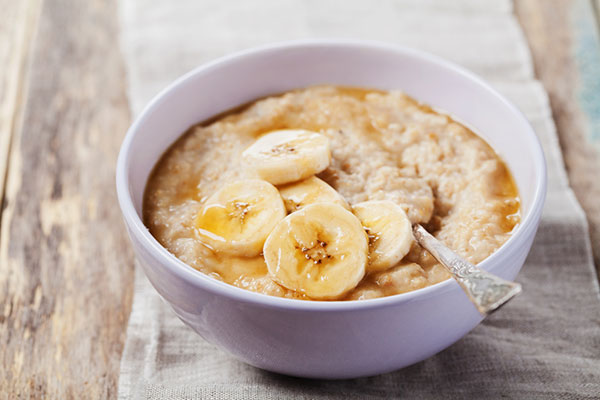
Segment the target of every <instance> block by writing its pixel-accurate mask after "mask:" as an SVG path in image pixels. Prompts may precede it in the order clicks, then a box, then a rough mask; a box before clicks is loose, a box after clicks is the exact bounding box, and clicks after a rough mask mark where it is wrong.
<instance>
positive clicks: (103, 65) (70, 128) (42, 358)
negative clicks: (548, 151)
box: [0, 0, 600, 399]
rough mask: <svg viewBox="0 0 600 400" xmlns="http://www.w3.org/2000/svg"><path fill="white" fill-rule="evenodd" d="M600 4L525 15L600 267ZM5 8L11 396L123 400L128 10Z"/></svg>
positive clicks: (0, 248) (3, 311) (33, 0)
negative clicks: (122, 176)
mask: <svg viewBox="0 0 600 400" xmlns="http://www.w3.org/2000/svg"><path fill="white" fill-rule="evenodd" d="M593 1H596V2H598V1H599V0H572V1H557V2H552V3H551V4H552V6H551V7H550V6H549V3H548V2H544V1H535V0H518V1H517V2H516V7H515V12H516V14H517V16H518V18H519V20H520V21H521V23H522V25H523V27H524V30H525V33H526V35H527V38H528V39H529V43H530V45H531V49H532V52H533V58H534V62H535V66H536V73H537V74H538V77H539V79H540V80H541V81H542V82H543V83H544V85H545V87H546V89H547V91H548V92H549V94H550V100H551V105H552V111H553V113H554V118H555V121H556V124H557V127H558V134H559V138H560V143H561V146H562V148H563V151H564V157H565V162H566V165H567V168H568V171H569V177H570V179H571V183H572V186H573V188H574V190H575V192H576V194H577V195H578V198H579V200H580V202H581V204H582V205H583V207H584V209H585V211H586V213H587V216H588V220H589V222H590V227H591V232H592V238H593V243H594V244H596V245H597V246H596V247H595V254H596V262H597V265H600V263H598V261H599V259H600V247H599V246H598V245H600V202H599V201H597V200H595V199H598V198H600V179H595V180H593V179H589V178H585V177H589V176H596V177H597V176H598V174H600V160H599V159H598V157H597V154H596V153H595V150H593V149H592V147H591V146H589V145H587V144H586V143H587V142H586V136H587V135H591V132H593V131H592V127H593V126H594V121H596V120H598V119H600V114H598V115H594V113H593V112H590V110H592V111H593V107H592V108H590V107H589V106H590V104H588V103H586V102H589V98H587V99H586V97H585V96H583V97H582V95H581V90H580V88H581V87H583V88H585V87H586V85H587V84H590V85H597V84H598V82H596V81H595V80H597V79H600V74H598V73H597V72H598V68H600V65H598V64H596V65H594V62H596V61H597V60H598V57H599V56H600V50H599V47H598V36H597V31H595V29H596V28H597V25H596V23H597V22H596V21H597V19H596V17H597V15H595V14H594V12H595V11H597V10H598V8H597V6H598V4H594V3H593ZM594 7H596V8H594ZM0 9H1V10H2V16H0V198H2V208H1V214H0V348H1V349H2V351H1V353H0V397H6V398H11V399H12V398H25V397H43V396H47V397H50V398H61V399H63V398H99V397H102V398H104V397H110V398H114V397H116V393H117V384H118V375H119V361H120V357H121V352H122V350H123V343H124V340H125V329H126V326H127V318H128V315H129V312H130V308H131V300H132V283H133V257H132V253H131V250H130V247H129V244H128V240H127V237H126V234H125V230H124V225H123V223H122V221H121V216H120V212H119V209H118V205H117V200H116V195H115V190H114V172H115V162H116V158H117V153H118V150H119V146H120V144H121V141H122V139H123V136H124V134H125V131H126V129H127V127H128V125H129V122H130V115H129V111H128V105H127V99H126V95H125V87H126V86H125V85H126V82H125V76H124V68H123V60H122V59H121V56H120V53H119V49H118V42H117V40H118V37H117V28H118V27H117V18H116V4H115V0H108V1H100V0H88V1H86V2H73V1H68V0H46V1H45V2H42V0H30V1H14V0H0ZM594 35H596V36H594ZM581 46H583V48H584V50H585V51H583V53H582V50H581ZM593 52H596V53H593ZM594 54H595V57H596V58H594V57H593V55H594ZM586 57H587V58H586ZM590 60H591V61H590ZM590 62H591V63H592V66H593V68H592V73H591V74H590V72H589V69H590V68H589V63H590ZM586 63H587V64H586ZM582 65H584V67H582ZM586 68H587V69H586ZM594 68H595V71H596V73H595V75H594V73H593V72H594V71H593V69H594ZM578 88H579V89H578ZM588 95H589V93H588ZM593 95H594V93H592V94H591V96H592V97H593ZM598 95H600V93H599V94H598ZM588 97H589V96H588ZM594 118H596V120H595V119H594ZM599 147H600V145H599ZM590 171H597V173H596V175H593V174H590V173H589V172H590Z"/></svg>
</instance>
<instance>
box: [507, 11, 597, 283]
mask: <svg viewBox="0 0 600 400" xmlns="http://www.w3.org/2000/svg"><path fill="white" fill-rule="evenodd" d="M578 1H580V2H588V1H589V0H560V1H555V2H552V6H549V4H548V3H547V2H543V1H537V0H517V1H515V12H516V15H517V17H518V19H519V21H520V23H521V26H522V27H523V29H524V32H525V35H526V37H527V40H528V43H529V46H530V48H531V53H532V56H533V61H534V65H535V72H536V75H537V77H538V79H540V80H541V81H542V83H543V84H544V87H545V89H546V90H547V92H548V95H549V97H550V105H551V107H552V114H553V117H554V121H555V123H556V127H557V131H558V137H559V141H560V145H561V148H562V151H563V157H564V160H565V166H566V168H567V172H568V174H569V181H570V184H571V187H572V188H573V190H574V192H575V195H576V196H577V199H578V200H579V202H580V204H581V206H582V207H583V209H584V211H585V213H586V216H587V219H588V223H589V227H590V237H591V243H592V247H593V251H594V261H595V264H596V269H597V270H598V271H599V272H600V201H598V199H600V179H598V177H599V176H600V155H599V154H598V152H597V151H596V149H595V148H594V146H592V145H591V143H589V140H588V139H587V138H586V136H587V135H586V129H589V128H588V127H587V126H586V120H587V116H586V115H585V113H584V112H583V111H582V107H581V105H580V102H579V101H580V100H579V98H578V92H577V91H578V88H580V87H581V86H580V85H585V84H586V82H584V81H582V80H581V77H580V76H579V71H578V69H577V65H576V61H575V57H576V54H575V53H576V51H575V46H576V43H575V42H576V40H577V37H576V35H575V26H574V25H573V24H575V23H577V21H576V20H573V19H571V18H570V17H571V16H572V12H573V7H575V6H580V7H581V6H584V7H589V10H590V15H589V17H590V18H593V11H592V7H591V4H592V3H591V2H589V3H584V4H577V2H578ZM598 68H599V69H600V66H598Z"/></svg>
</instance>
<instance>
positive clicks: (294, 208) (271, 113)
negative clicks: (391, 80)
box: [144, 86, 520, 300]
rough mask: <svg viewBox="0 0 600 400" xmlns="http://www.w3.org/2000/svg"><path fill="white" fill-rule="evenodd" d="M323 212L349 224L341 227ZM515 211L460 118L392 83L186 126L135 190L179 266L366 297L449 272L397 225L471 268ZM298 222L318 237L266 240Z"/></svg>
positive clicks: (298, 97)
mask: <svg viewBox="0 0 600 400" xmlns="http://www.w3.org/2000/svg"><path fill="white" fill-rule="evenodd" d="M269 135H271V136H269ZM269 146H270V147H269ZM294 157H296V158H294ZM249 163H250V164H251V165H250V166H249ZM252 166H254V167H252ZM315 173H316V175H314V174H315ZM267 181H268V182H267ZM240 182H246V183H242V184H240ZM236 185H237V186H236ZM241 192H244V193H243V194H242V195H238V194H239V193H241ZM232 193H235V201H232V202H229V203H227V204H228V206H223V207H221V206H220V205H222V204H225V203H224V200H223V199H230V198H233V197H232V196H233V194H232ZM257 193H260V203H258V200H257V197H256V196H258V195H257ZM277 193H279V194H277ZM228 196H229V197H228ZM244 196H246V197H244ZM315 199H317V200H319V199H321V200H319V201H317V200H315ZM255 200H256V204H255ZM322 204H327V206H323V205H322ZM365 207H366V209H365ZM378 207H379V208H380V209H381V210H385V211H378ZM265 210H266V211H265ZM359 210H362V211H360V212H359ZM378 212H379V213H380V214H377V213H378ZM219 213H220V214H219ZM353 213H354V214H353ZM286 215H287V216H286ZM324 215H330V216H331V220H332V221H334V222H331V223H330V225H331V224H334V225H335V224H336V223H339V226H343V227H344V228H343V229H344V230H345V231H347V232H351V234H350V233H348V234H347V235H345V236H339V237H338V236H336V235H337V232H339V231H340V230H339V229H338V230H337V231H336V230H335V229H332V228H331V226H327V223H326V220H327V218H325V217H324ZM379 215H381V216H382V217H381V218H383V219H384V220H383V222H382V220H381V218H379ZM392 215H393V216H394V217H393V218H396V219H393V218H392ZM292 216H293V218H292ZM301 217H302V218H301ZM229 218H236V219H235V220H234V221H241V225H240V227H239V228H238V227H237V226H236V225H230V222H228V221H229ZM365 218H370V219H368V220H367V219H365ZM387 218H389V223H387V222H388V220H387ZM402 218H404V219H405V220H406V222H404V223H399V222H397V221H400V219H402ZM519 220H520V214H519V197H518V193H517V190H516V186H515V184H514V182H513V180H512V177H511V175H510V173H509V171H508V170H507V168H506V166H505V165H504V163H503V162H502V161H501V160H500V158H499V157H498V156H497V155H496V154H495V152H494V151H493V150H492V149H491V148H490V146H489V145H488V144H487V143H485V142H484V141H483V140H482V139H481V138H479V137H478V136H476V135H475V134H474V133H473V132H471V131H470V130H469V129H468V128H466V127H465V126H463V125H461V124H460V123H458V122H456V121H454V120H452V119H451V118H450V117H448V116H446V115H444V114H440V113H437V112H435V111H433V110H432V109H431V108H429V107H428V106H425V105H423V104H420V103H418V102H417V101H415V100H413V99H411V98H410V97H408V96H406V95H404V94H402V93H400V92H394V91H391V92H383V91H376V90H366V89H364V90H363V89H354V88H352V89H350V88H340V87H334V86H317V87H310V88H307V89H303V90H295V91H291V92H288V93H285V94H282V95H278V96H272V97H268V98H265V99H262V100H258V101H256V102H254V103H252V104H250V105H248V106H245V107H244V108H243V109H240V110H237V111H234V112H231V113H229V114H227V115H225V116H221V117H218V118H215V119H213V120H212V121H211V122H209V123H205V124H200V125H197V126H195V127H193V128H191V129H190V130H189V131H188V132H186V133H185V134H184V135H183V136H182V137H181V138H180V139H179V140H178V141H177V142H176V143H175V144H174V145H173V146H172V147H171V148H170V149H169V150H168V151H167V152H166V153H165V154H164V155H163V157H162V158H161V160H160V161H159V162H158V164H157V166H156V167H155V169H154V171H153V173H152V175H151V177H150V179H149V181H148V184H147V187H146V193H145V198H144V221H145V224H146V225H147V226H148V228H149V229H150V232H151V233H152V235H153V236H154V237H155V238H156V239H157V240H158V241H159V242H160V243H161V244H162V245H163V246H164V247H165V248H166V249H168V250H169V251H170V252H171V253H173V254H174V255H175V256H177V257H178V258H179V259H181V260H182V261H184V262H185V263H187V264H189V265H190V266H192V267H194V268H196V269H198V270H199V271H202V272H204V273H206V274H207V275H209V276H211V277H213V278H215V279H218V280H222V281H224V282H227V283H229V284H232V285H235V286H238V287H240V288H243V289H247V290H252V291H256V292H260V293H265V294H269V295H274V296H280V297H289V298H300V299H325V300H333V299H340V300H356V299H367V298H375V297H382V296H389V295H394V294H398V293H403V292H407V291H411V290H416V289H419V288H422V287H425V286H429V285H432V284H435V283H437V282H440V281H443V280H445V279H448V278H449V274H448V273H447V272H446V271H445V269H444V268H443V267H442V266H441V265H439V264H438V263H437V261H436V260H435V259H433V257H432V256H431V255H430V254H429V253H427V252H426V251H425V250H424V249H422V248H421V247H420V246H419V245H418V244H416V243H415V242H414V241H413V240H411V237H409V236H402V235H404V233H403V232H404V230H402V231H397V230H395V229H400V228H399V227H403V228H402V229H405V228H406V226H408V227H410V224H411V223H421V224H423V225H424V226H425V227H426V228H427V230H428V231H429V232H431V233H432V234H434V236H436V237H437V238H438V239H440V240H441V241H442V242H444V243H445V244H446V245H447V246H448V247H450V248H451V249H453V250H454V251H456V252H457V253H458V254H460V255H461V256H463V257H464V258H466V259H467V260H468V261H470V262H472V263H475V264H476V263H478V262H480V261H482V260H483V259H485V258H486V257H488V256H489V255H490V254H492V253H493V252H494V251H495V250H497V249H498V248H499V247H500V246H501V245H502V244H503V243H504V242H505V241H506V240H507V239H508V238H509V237H510V235H511V232H512V230H513V229H514V227H515V226H516V225H517V224H518V223H519ZM284 221H287V222H284ZM290 221H291V222H290ZM324 221H325V222H324ZM335 221H337V222H335ZM356 221H360V222H356ZM392 221H394V222H392ZM355 222H356V223H355ZM370 223H371V226H372V229H373V230H377V232H378V235H377V234H373V232H370V231H369V224H370ZM282 224H287V225H286V227H287V228H286V227H282V226H283V225H282ZM305 224H307V225H309V226H310V227H311V229H313V228H314V229H318V230H320V231H323V233H322V234H321V233H318V234H317V233H315V236H314V238H324V237H325V238H327V241H323V240H320V239H319V240H317V239H314V240H313V242H314V243H313V244H311V245H310V246H304V245H303V246H297V245H296V246H295V247H294V246H293V243H296V242H293V243H292V244H290V243H291V242H290V243H288V242H285V243H284V242H283V241H282V242H280V239H281V238H279V237H278V238H271V236H270V234H271V233H272V232H275V231H278V232H279V235H282V234H284V235H292V236H294V237H295V238H297V237H298V235H301V234H302V235H303V234H304V233H302V232H304V230H305V228H302V227H301V226H304V225H305ZM357 224H358V225H357ZM335 226H338V225H335ZM357 226H362V229H358V228H357ZM207 227H208V228H207ZM213 228H214V229H213ZM217 228H218V229H217ZM284 228H286V229H287V230H285V229H284ZM392 228H393V229H392ZM215 229H216V230H218V231H219V232H221V231H223V232H224V234H223V235H225V234H231V235H232V236H231V237H235V240H234V239H232V240H223V238H222V237H220V236H219V235H216V236H215V235H214V231H215ZM236 229H239V232H238V231H236ZM294 229H295V231H293V232H292V230H294ZM340 229H341V228H340ZM234 231H235V232H234ZM281 232H284V233H281ZM298 232H300V233H298ZM382 233H384V234H382ZM392 235H401V236H400V239H398V240H397V241H393V240H388V238H389V237H392ZM407 235H408V234H407ZM290 237H291V236H290ZM276 239H277V240H276ZM281 240H282V239H281ZM307 240H308V239H307ZM311 240H312V239H311ZM328 240H331V243H336V245H335V246H337V247H335V249H334V247H332V246H333V245H330V244H329V243H328ZM265 242H266V244H265V245H264V246H265V247H264V249H263V243H265ZM311 243H312V242H311ZM269 245H270V247H268V246H269ZM288 245H289V246H291V247H290V248H291V250H290V251H298V252H300V253H299V254H300V255H301V257H299V258H298V257H296V258H293V257H292V258H290V260H291V261H289V262H287V263H284V264H281V265H279V266H278V267H276V268H275V267H273V265H272V263H274V262H275V261H273V260H271V261H270V263H269V257H270V254H271V253H273V252H274V251H275V250H276V249H283V248H285V247H286V246H288ZM349 246H350V247H352V248H354V249H356V250H355V251H346V248H347V247H349ZM294 249H295V250H294ZM271 250H273V251H271ZM336 252H337V253H336ZM364 254H366V256H365V257H363V255H364ZM328 256H329V258H328ZM302 257H305V258H302ZM350 259H351V260H353V261H352V263H353V264H352V265H350V263H348V262H346V261H347V260H350ZM302 260H306V261H302ZM342 261H343V266H342V264H340V263H342ZM278 262H281V259H280V260H279V261H278ZM290 263H291V264H290ZM294 263H298V265H297V266H296V265H295V264H294ZM302 263H305V264H302ZM361 263H363V264H365V265H363V266H362V269H361V268H357V267H356V265H359V264H361ZM290 265H294V268H292V267H290ZM280 267H281V268H280ZM298 271H300V272H298ZM300 273H301V274H303V276H304V277H305V278H306V277H310V279H308V278H306V279H304V280H303V281H299V280H298V276H297V275H298V274H300ZM292 275H293V276H292ZM317 275H318V279H317V278H315V276H317ZM320 281H327V282H328V284H327V285H325V286H322V287H317V286H315V285H317V284H318V283H319V282H320ZM340 281H344V282H345V284H342V283H343V282H340ZM311 285H312V286H311ZM307 288H308V289H307Z"/></svg>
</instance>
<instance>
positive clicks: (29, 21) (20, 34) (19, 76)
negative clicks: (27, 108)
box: [0, 0, 41, 202]
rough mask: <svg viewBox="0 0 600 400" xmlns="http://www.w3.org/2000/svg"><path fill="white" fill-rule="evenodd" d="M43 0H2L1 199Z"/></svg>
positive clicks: (0, 7) (0, 77) (0, 46)
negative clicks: (28, 60)
mask: <svg viewBox="0 0 600 400" xmlns="http://www.w3.org/2000/svg"><path fill="white" fill-rule="evenodd" d="M40 6H41V0H32V1H11V0H0V10H2V17H1V18H0V202H1V199H2V198H3V197H4V183H5V182H4V179H5V178H6V167H7V164H8V155H9V149H10V141H11V137H12V133H13V131H14V129H15V127H16V124H17V123H18V121H19V117H20V116H21V111H22V110H21V105H22V104H23V96H22V95H21V93H22V91H23V90H22V89H23V85H24V81H25V76H26V68H25V65H26V64H27V59H28V57H27V56H28V54H29V50H30V48H31V42H32V38H33V34H34V32H35V28H36V26H37V18H38V16H39V11H40Z"/></svg>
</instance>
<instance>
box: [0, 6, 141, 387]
mask: <svg viewBox="0 0 600 400" xmlns="http://www.w3.org/2000/svg"><path fill="white" fill-rule="evenodd" d="M28 82H29V83H28V89H27V95H26V98H27V100H26V104H25V107H24V118H23V121H24V122H23V124H22V127H21V128H20V129H18V130H17V131H16V132H15V136H14V138H13V140H12V150H11V156H10V164H9V169H8V177H7V186H6V209H5V210H4V213H3V218H2V227H1V229H2V230H1V233H0V348H1V349H2V352H0V394H1V393H4V394H7V396H8V397H9V398H19V397H35V398H38V397H44V396H47V397H50V398H61V399H63V398H103V397H114V395H115V394H116V385H117V382H118V371H119V361H120V355H121V351H122V345H123V342H124V337H125V329H126V324H127V318H128V315H129V311H130V305H131V297H132V278H133V274H132V273H133V268H132V265H133V263H132V257H131V254H130V249H129V244H128V241H127V239H126V237H125V231H124V227H123V224H122V222H121V217H120V213H119V209H118V205H117V200H116V195H115V190H114V168H115V163H116V157H117V153H118V149H119V145H120V143H121V140H122V138H123V135H124V133H125V130H126V129H127V126H128V123H129V112H128V105H127V101H126V97H125V92H124V90H125V78H124V69H123V65H122V63H121V59H120V54H119V51H118V42H117V18H116V10H115V4H114V1H102V0H90V1H85V2H83V1H82V2H72V1H69V0H46V1H45V3H44V4H43V8H42V13H41V16H40V20H39V30H38V34H37V37H36V41H35V44H34V49H33V53H32V64H31V69H30V74H29V81H28ZM0 397H1V396H0Z"/></svg>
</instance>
